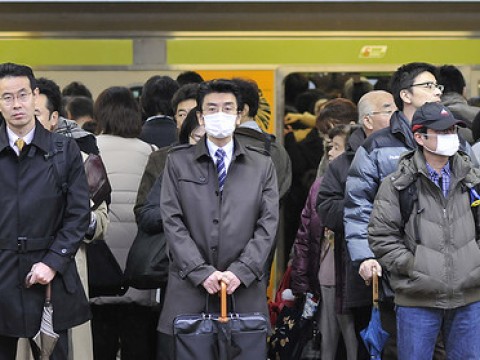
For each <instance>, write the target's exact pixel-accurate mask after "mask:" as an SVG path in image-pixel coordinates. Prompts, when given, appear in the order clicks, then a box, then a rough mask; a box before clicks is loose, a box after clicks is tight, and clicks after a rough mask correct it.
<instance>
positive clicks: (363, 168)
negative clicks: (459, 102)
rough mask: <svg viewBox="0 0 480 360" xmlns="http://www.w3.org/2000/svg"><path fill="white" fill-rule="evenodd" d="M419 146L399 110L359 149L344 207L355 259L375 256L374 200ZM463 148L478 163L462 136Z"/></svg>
mask: <svg viewBox="0 0 480 360" xmlns="http://www.w3.org/2000/svg"><path fill="white" fill-rule="evenodd" d="M416 148H417V143H416V142H415V140H414V139H413V133H412V131H411V129H410V123H409V121H408V120H407V119H406V118H405V116H404V115H403V113H402V112H400V111H396V112H395V113H394V114H393V115H392V118H391V119H390V126H389V127H387V128H384V129H381V130H379V131H377V132H375V133H374V134H372V135H371V136H369V137H368V138H367V139H366V140H365V142H364V143H363V145H362V146H360V148H359V149H358V150H357V152H356V154H355V157H354V159H353V161H352V165H351V166H350V170H349V172H348V177H347V184H346V190H345V209H344V214H345V217H344V225H345V240H346V242H347V247H348V251H349V253H350V258H351V259H352V261H354V262H361V261H363V260H365V259H369V258H374V255H373V253H372V251H371V250H370V248H369V246H368V230H367V227H368V222H369V220H370V214H371V212H372V207H373V200H374V198H375V195H376V193H377V191H378V187H379V186H380V183H381V182H382V180H383V179H384V178H385V177H386V176H387V175H390V174H391V173H393V172H394V171H395V170H396V169H397V166H398V161H399V159H400V155H401V154H402V153H404V152H406V151H410V150H414V149H416ZM460 150H462V151H463V152H465V153H467V154H468V155H469V156H470V157H471V159H472V162H473V163H474V164H475V165H476V166H478V161H477V159H476V158H475V156H474V155H473V152H472V148H471V146H470V145H469V144H468V143H467V142H466V141H465V139H463V138H462V137H460Z"/></svg>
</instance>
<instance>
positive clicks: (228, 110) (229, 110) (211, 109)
mask: <svg viewBox="0 0 480 360" xmlns="http://www.w3.org/2000/svg"><path fill="white" fill-rule="evenodd" d="M220 111H221V112H224V113H225V114H230V115H236V114H237V112H238V111H237V107H236V106H235V105H233V104H232V105H230V104H224V105H223V106H217V105H208V106H207V107H206V108H204V109H203V113H204V114H207V115H212V114H216V113H218V112H220Z"/></svg>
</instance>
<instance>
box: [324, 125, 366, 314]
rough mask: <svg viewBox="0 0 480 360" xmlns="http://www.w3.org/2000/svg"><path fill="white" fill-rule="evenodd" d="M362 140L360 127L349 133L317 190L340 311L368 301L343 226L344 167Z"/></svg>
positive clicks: (347, 166)
mask: <svg viewBox="0 0 480 360" xmlns="http://www.w3.org/2000/svg"><path fill="white" fill-rule="evenodd" d="M364 140H365V133H364V132H363V130H362V129H361V128H358V129H356V130H355V131H354V132H353V133H352V135H351V136H350V138H349V140H348V144H347V149H346V150H345V152H344V153H343V154H341V155H340V156H339V157H337V158H336V159H335V160H333V161H332V162H331V163H330V164H329V165H328V168H327V171H326V172H325V176H324V178H323V182H322V185H321V186H320V190H319V193H318V201H317V206H318V213H319V215H320V217H321V218H322V219H323V221H324V223H325V226H326V227H328V228H329V229H331V230H333V232H334V233H335V281H336V284H337V287H336V294H337V296H336V298H337V301H336V303H337V309H338V310H340V311H344V310H345V309H347V308H351V307H359V306H367V305H369V304H371V288H370V287H367V286H365V282H364V281H363V280H362V278H361V277H360V275H359V274H358V266H355V265H354V264H353V263H352V262H351V261H350V256H349V254H348V249H347V246H346V243H345V234H344V228H343V208H344V206H345V201H344V194H345V184H346V181H347V175H348V169H349V168H350V164H351V163H352V160H353V157H354V156H355V152H356V151H357V149H358V147H359V146H360V145H361V144H362V143H363V141H364Z"/></svg>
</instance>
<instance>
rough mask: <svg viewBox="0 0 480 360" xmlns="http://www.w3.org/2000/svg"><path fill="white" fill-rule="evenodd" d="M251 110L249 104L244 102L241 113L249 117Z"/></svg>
mask: <svg viewBox="0 0 480 360" xmlns="http://www.w3.org/2000/svg"><path fill="white" fill-rule="evenodd" d="M249 111H250V106H248V105H247V104H243V110H242V111H241V112H240V115H241V116H244V117H247V116H248V112H249Z"/></svg>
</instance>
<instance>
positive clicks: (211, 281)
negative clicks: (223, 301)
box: [203, 271, 223, 294]
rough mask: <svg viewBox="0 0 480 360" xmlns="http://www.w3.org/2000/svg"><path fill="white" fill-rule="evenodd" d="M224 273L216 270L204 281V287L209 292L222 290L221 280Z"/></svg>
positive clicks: (214, 292) (213, 292)
mask: <svg viewBox="0 0 480 360" xmlns="http://www.w3.org/2000/svg"><path fill="white" fill-rule="evenodd" d="M222 276H223V273H221V272H220V271H214V272H213V273H212V274H211V275H210V276H209V277H208V278H207V279H206V280H205V281H204V282H203V287H204V288H205V290H207V291H208V293H209V294H216V293H217V292H219V291H220V280H222Z"/></svg>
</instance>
